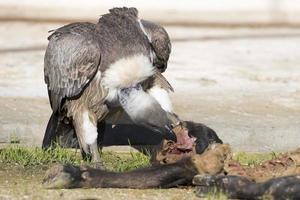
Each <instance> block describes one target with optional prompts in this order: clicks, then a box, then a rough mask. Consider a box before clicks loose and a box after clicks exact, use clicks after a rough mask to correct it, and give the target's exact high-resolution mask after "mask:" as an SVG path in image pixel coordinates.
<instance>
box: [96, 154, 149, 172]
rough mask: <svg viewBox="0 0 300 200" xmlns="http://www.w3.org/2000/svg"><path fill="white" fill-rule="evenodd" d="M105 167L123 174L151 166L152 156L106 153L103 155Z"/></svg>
mask: <svg viewBox="0 0 300 200" xmlns="http://www.w3.org/2000/svg"><path fill="white" fill-rule="evenodd" d="M102 158H103V161H104V164H105V166H106V167H107V168H108V169H109V170H112V171H116V172H123V171H128V170H133V169H137V168H141V167H147V166H149V165H150V156H146V155H144V154H142V153H139V152H136V153H135V152H130V153H122V154H116V153H113V152H104V153H103V155H102Z"/></svg>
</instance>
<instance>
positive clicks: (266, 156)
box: [233, 152, 277, 166]
mask: <svg viewBox="0 0 300 200" xmlns="http://www.w3.org/2000/svg"><path fill="white" fill-rule="evenodd" d="M276 157H277V154H276V153H274V152H272V153H246V152H239V153H236V154H234V156H233V159H235V160H237V161H238V162H239V163H241V164H242V165H248V166H254V165H259V164H261V163H263V162H264V161H267V160H271V159H274V158H276Z"/></svg>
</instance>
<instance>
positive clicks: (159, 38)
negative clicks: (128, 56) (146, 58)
mask: <svg viewBox="0 0 300 200" xmlns="http://www.w3.org/2000/svg"><path fill="white" fill-rule="evenodd" d="M141 23H142V24H143V27H144V28H145V31H146V33H147V35H148V39H149V40H150V44H151V46H152V50H153V51H154V53H155V55H154V58H153V65H154V66H155V67H156V68H157V69H158V70H159V71H160V72H164V71H165V70H166V69H167V64H168V60H169V56H170V53H171V42H170V38H169V35H168V33H167V31H166V30H165V29H164V28H163V27H162V26H160V25H158V24H155V23H153V22H150V21H146V20H141Z"/></svg>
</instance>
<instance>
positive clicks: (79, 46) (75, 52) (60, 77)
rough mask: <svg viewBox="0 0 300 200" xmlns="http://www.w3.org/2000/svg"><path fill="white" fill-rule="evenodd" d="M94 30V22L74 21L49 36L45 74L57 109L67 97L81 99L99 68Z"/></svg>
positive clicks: (52, 100)
mask: <svg viewBox="0 0 300 200" xmlns="http://www.w3.org/2000/svg"><path fill="white" fill-rule="evenodd" d="M94 30H95V25H94V24H92V23H73V24H69V25H66V26H64V27H61V28H59V29H57V30H55V32H54V33H53V34H52V35H50V36H49V38H48V39H49V44H48V47H47V50H46V54H45V59H44V75H45V82H46V84H47V86H48V92H49V99H50V103H51V107H52V110H53V111H54V112H55V111H57V110H60V108H61V106H62V103H63V100H64V99H66V98H74V99H76V98H78V97H79V96H80V95H81V94H82V92H83V91H84V89H85V88H86V87H87V85H88V84H89V83H90V81H91V80H92V79H93V78H94V76H95V75H96V73H97V71H98V67H99V64H100V56H101V55H100V48H99V45H98V42H97V40H96V35H95V31H94Z"/></svg>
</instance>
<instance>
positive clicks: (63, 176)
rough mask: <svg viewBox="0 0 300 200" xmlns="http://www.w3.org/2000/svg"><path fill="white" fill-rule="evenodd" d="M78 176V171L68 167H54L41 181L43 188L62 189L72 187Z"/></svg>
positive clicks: (76, 168) (75, 168)
mask: <svg viewBox="0 0 300 200" xmlns="http://www.w3.org/2000/svg"><path fill="white" fill-rule="evenodd" d="M78 175H79V176H80V169H79V168H78V167H74V166H71V165H70V166H68V165H56V166H53V167H51V168H50V169H49V170H47V172H46V175H45V178H44V179H43V187H45V188H47V189H62V188H71V187H74V184H73V183H74V181H75V180H76V179H78V177H77V176H78Z"/></svg>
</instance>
